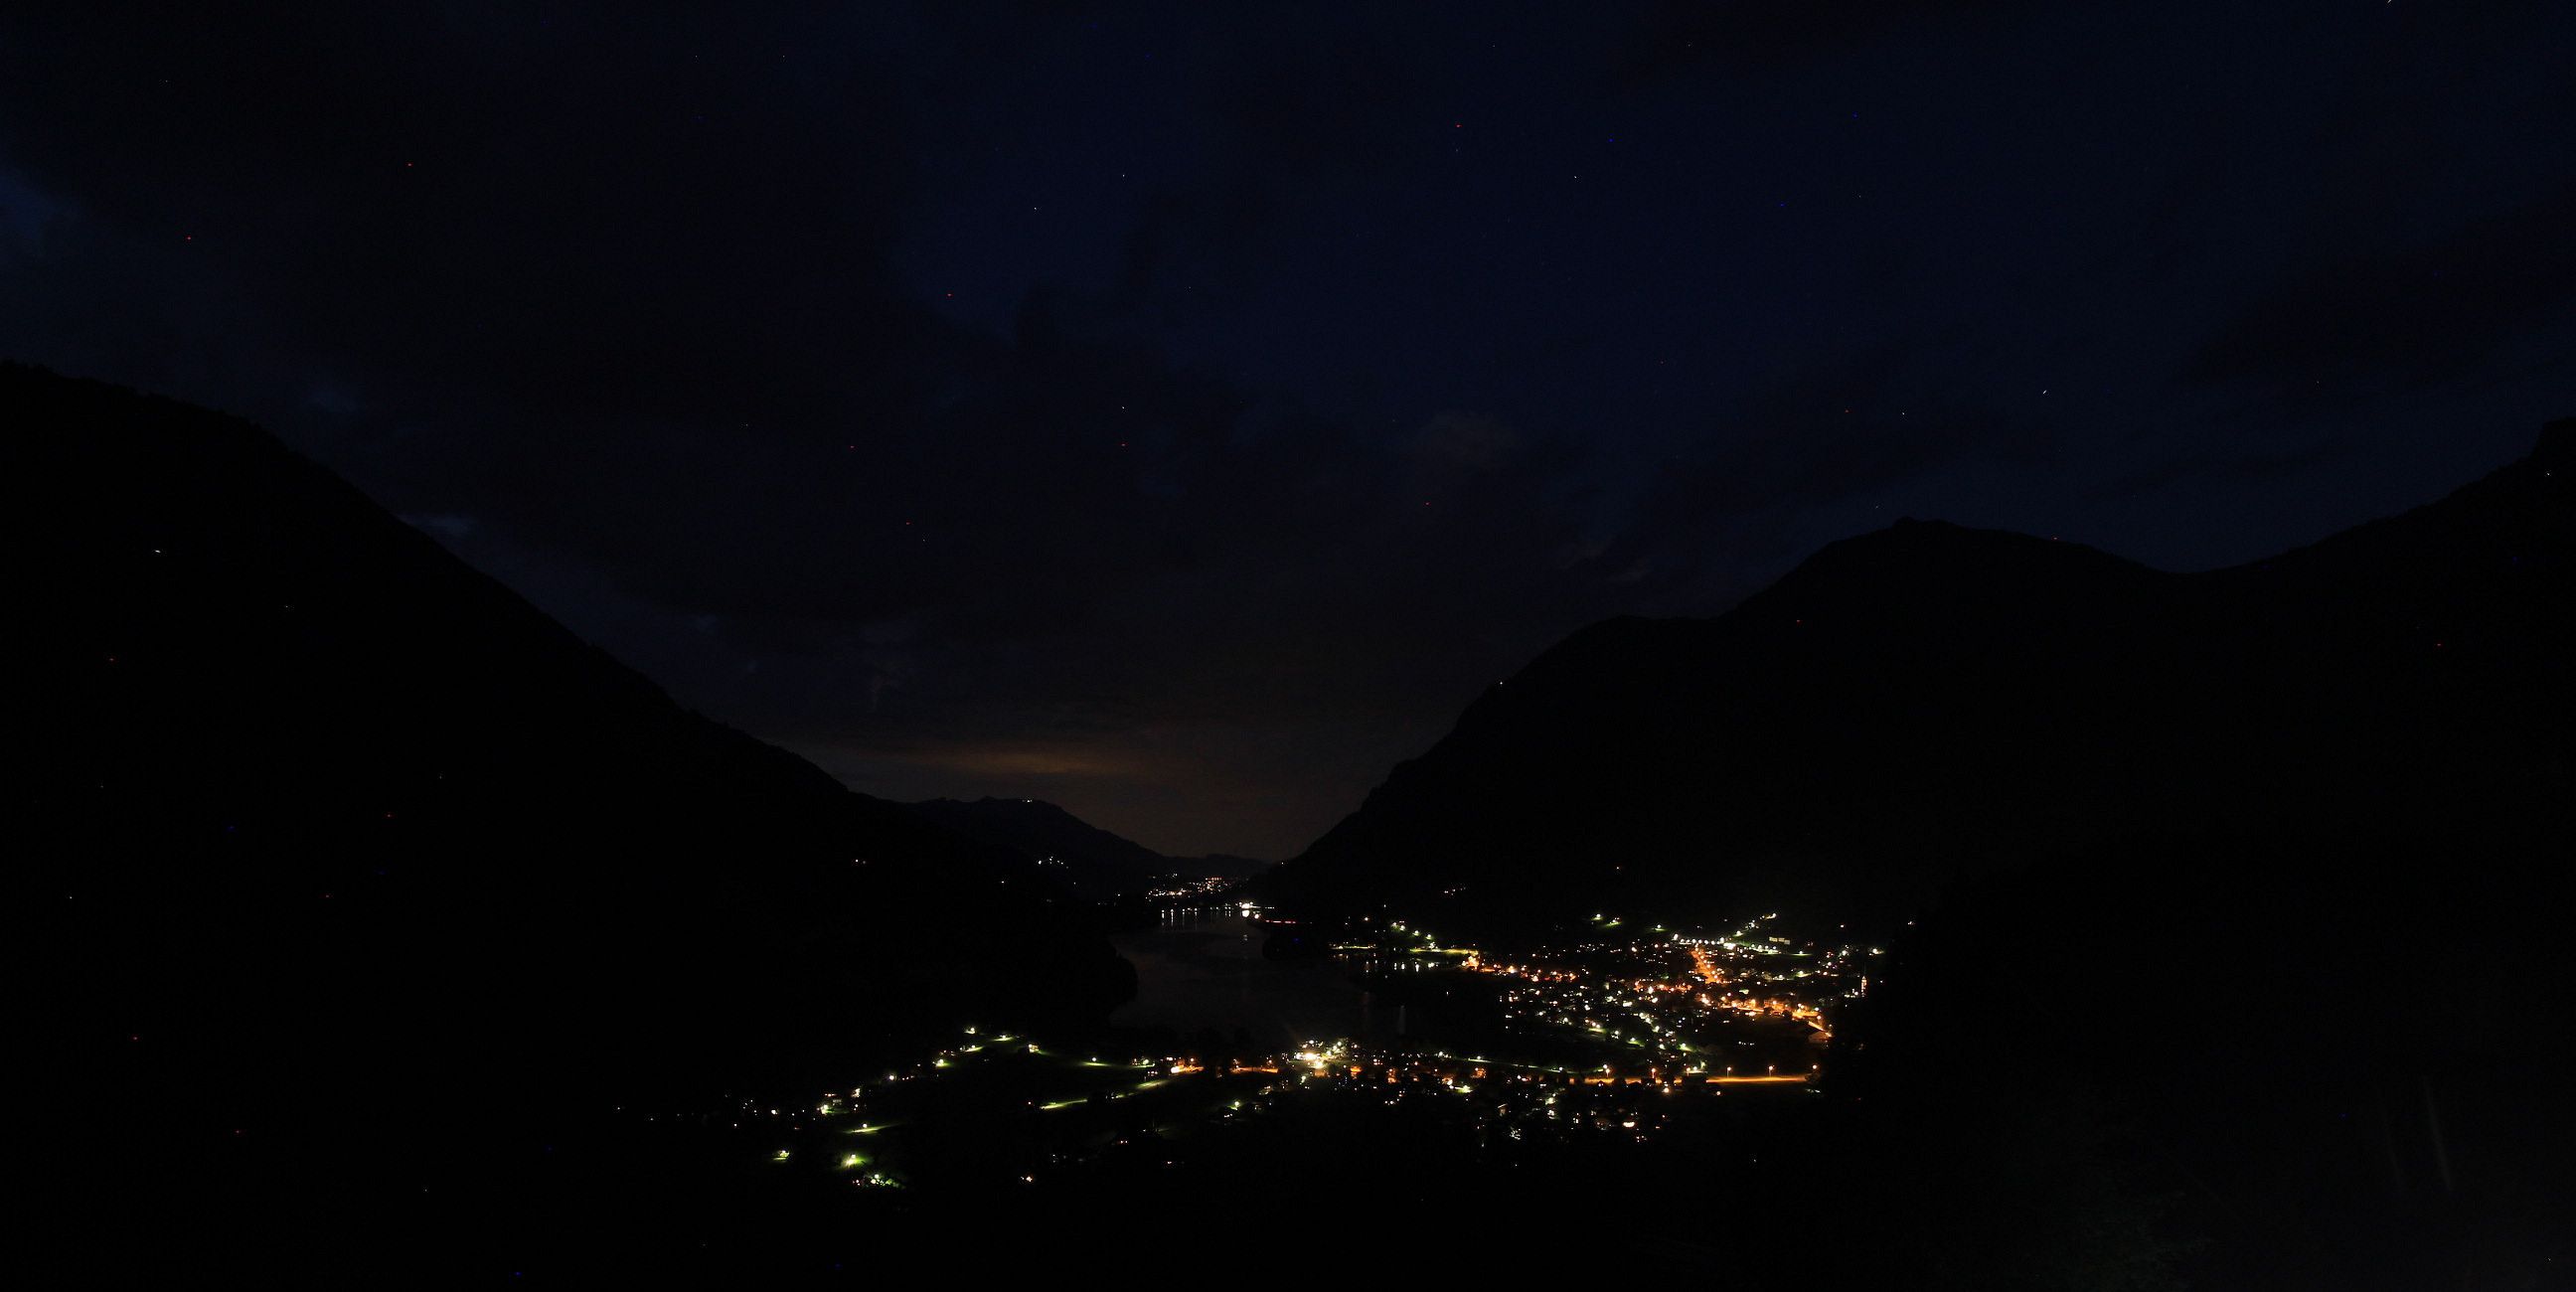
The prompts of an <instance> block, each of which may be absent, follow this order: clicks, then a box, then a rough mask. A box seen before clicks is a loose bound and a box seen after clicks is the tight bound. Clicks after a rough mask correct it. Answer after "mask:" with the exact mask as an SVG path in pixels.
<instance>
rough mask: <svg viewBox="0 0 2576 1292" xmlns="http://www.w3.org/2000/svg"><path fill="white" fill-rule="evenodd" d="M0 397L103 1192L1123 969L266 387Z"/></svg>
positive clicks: (337, 1190) (797, 1080) (228, 1169)
mask: <svg viewBox="0 0 2576 1292" xmlns="http://www.w3.org/2000/svg"><path fill="white" fill-rule="evenodd" d="M0 410H5V411H0V420H5V421H6V422H7V424H8V425H9V426H10V428H11V430H12V432H13V434H12V435H11V436H10V437H9V440H8V444H7V448H6V450H5V452H6V453H7V455H8V460H7V466H8V468H9V471H8V474H9V478H11V479H13V480H16V481H20V482H24V485H25V486H26V487H27V489H28V490H29V493H30V497H29V498H28V499H27V500H26V501H25V502H24V503H23V504H22V509H21V512H20V514H21V515H22V516H33V517H36V518H37V520H36V523H34V524H32V525H30V526H28V527H27V528H28V531H29V532H28V535H27V538H26V539H25V541H24V542H23V543H22V545H21V546H20V548H19V551H18V553H17V555H18V556H19V558H20V561H19V565H20V569H21V571H22V577H21V580H20V593H19V599H18V604H19V609H20V611H21V617H20V618H19V620H18V622H19V624H20V637H21V641H22V643H23V644H24V646H25V647H26V649H27V653H28V656H29V657H30V658H31V661H32V664H33V668H34V673H33V677H32V683H31V685H29V686H28V687H26V688H25V689H24V691H22V694H21V695H20V697H19V699H18V701H17V708H18V710H19V712H18V713H17V715H16V716H17V717H18V719H19V721H17V722H16V723H14V724H13V730H14V731H16V732H17V733H18V735H19V737H20V740H19V743H20V747H21V749H22V750H23V751H25V752H26V753H28V754H31V755H33V757H32V758H30V759H29V760H28V763H29V764H31V766H30V770H28V771H25V772H22V773H21V774H20V775H19V776H18V777H17V778H15V779H14V780H13V783H12V787H11V788H12V794H13V798H14V807H15V808H16V812H15V813H14V822H15V824H16V831H15V833H16V834H17V836H18V838H19V839H20V840H21V841H22V842H32V844H33V846H31V847H27V848H25V849H24V850H23V851H22V852H21V854H20V860H19V863H18V864H17V865H16V866H15V867H13V868H12V878H13V880H14V881H15V882H16V883H17V885H18V886H19V888H20V893H19V897H20V905H21V909H24V910H28V911H30V912H33V913H35V915H36V924H37V926H38V927H37V928H36V930H35V936H34V939H33V941H32V942H31V944H30V949H31V951H32V953H33V955H34V957H35V962H36V963H38V964H41V965H43V966H45V971H46V978H45V982H46V984H47V989H46V990H45V991H44V992H43V993H41V996H40V1002H39V1010H38V1012H39V1015H40V1019H39V1021H40V1024H41V1026H42V1028H43V1031H42V1033H41V1034H42V1035H43V1036H44V1037H45V1038H46V1041H47V1043H48V1057H49V1060H51V1062H49V1064H48V1066H47V1070H46V1075H47V1077H48V1078H50V1079H52V1080H54V1081H56V1082H58V1083H59V1089H57V1090H56V1091H55V1092H54V1094H55V1095H56V1097H57V1098H58V1100H59V1101H60V1103H59V1105H58V1106H60V1107H63V1108H66V1109H81V1110H86V1111H85V1113H84V1114H83V1115H78V1116H74V1115H65V1116H64V1117H62V1118H61V1119H60V1124H62V1125H64V1126H66V1127H69V1128H76V1131H77V1134H78V1135H79V1136H80V1137H81V1138H82V1139H83V1141H84V1142H85V1143H86V1144H87V1145H88V1146H89V1148H90V1150H95V1151H85V1152H84V1153H83V1154H81V1159H82V1160H83V1161H85V1162H89V1163H95V1164H96V1166H95V1168H94V1169H96V1170H98V1171H99V1172H100V1173H101V1179H100V1180H99V1181H98V1182H97V1184H96V1187H97V1188H98V1189H99V1190H100V1191H101V1194H102V1196H106V1197H115V1198H117V1199H119V1201H120V1205H123V1204H131V1203H133V1201H134V1200H133V1199H132V1198H131V1197H130V1196H128V1195H126V1194H125V1193H123V1192H121V1191H123V1190H127V1189H130V1188H149V1187H151V1186H150V1185H149V1184H148V1183H147V1182H149V1181H151V1180H155V1179H167V1180H168V1183H167V1185H166V1186H165V1187H166V1188H168V1189H170V1190H172V1191H173V1194H174V1196H173V1198H172V1199H169V1200H168V1201H170V1202H171V1204H172V1206H173V1207H175V1208H177V1209H178V1210H180V1211H183V1212H184V1211H189V1210H193V1209H201V1208H202V1205H203V1204H202V1203H186V1202H182V1201H179V1200H178V1198H177V1196H176V1195H177V1194H179V1193H185V1194H187V1195H189V1196H193V1197H200V1198H202V1197H204V1196H205V1195H206V1193H207V1191H209V1190H221V1189H225V1188H235V1189H239V1190H241V1191H243V1192H244V1194H245V1196H271V1197H274V1198H280V1199H282V1198H287V1197H294V1198H298V1199H301V1200H302V1201H301V1202H300V1203H298V1204H292V1205H290V1204H287V1203H284V1202H279V1203H277V1205H275V1206H274V1207H271V1208H267V1209H265V1210H266V1211H274V1212H275V1213H276V1214H277V1215H278V1216H279V1217H286V1216H290V1215H293V1214H295V1212H296V1206H298V1205H303V1204H306V1203H310V1204H312V1205H317V1206H322V1207H323V1208H324V1209H325V1210H328V1209H329V1208H330V1207H333V1206H346V1207H359V1206H362V1205H364V1204H362V1203H361V1202H359V1201H357V1200H358V1199H365V1198H370V1197H375V1196H377V1195H374V1194H371V1193H370V1192H369V1191H368V1190H367V1189H366V1188H363V1187H359V1183H358V1182H359V1181H360V1180H365V1179H372V1178H373V1177H372V1176H369V1175H368V1174H367V1172H368V1171H371V1170H373V1169H374V1168H373V1167H365V1168H360V1169H359V1172H358V1174H357V1175H354V1176H351V1177H347V1178H341V1179H338V1180H334V1179H332V1178H331V1177H330V1176H329V1175H327V1174H316V1173H315V1167H316V1165H317V1164H318V1163H325V1162H329V1163H341V1164H354V1163H365V1162H370V1161H372V1160H381V1161H382V1162H383V1163H385V1164H386V1165H385V1166H384V1167H383V1169H384V1170H386V1171H389V1172H393V1173H395V1174H396V1175H399V1176H402V1177H403V1178H404V1179H406V1180H408V1183H407V1184H404V1185H403V1186H402V1187H403V1189H404V1191H405V1192H406V1193H408V1194H418V1193H420V1192H421V1191H422V1189H423V1188H425V1187H426V1185H425V1184H424V1182H423V1181H422V1180H421V1179H416V1178H411V1176H412V1175H415V1174H416V1175H421V1176H428V1177H434V1178H435V1179H437V1180H439V1181H442V1182H444V1181H448V1180H451V1179H454V1178H457V1177H458V1176H459V1175H463V1176H470V1177H474V1178H481V1177H483V1176H486V1175H488V1174H489V1171H488V1166H489V1163H488V1162H486V1161H484V1159H483V1157H482V1156H480V1155H483V1154H486V1153H488V1152H494V1151H500V1150H498V1149H496V1148H495V1147H494V1146H495V1145H496V1144H506V1143H512V1142H515V1139H516V1137H518V1136H522V1135H528V1136H534V1135H535V1134H536V1133H537V1130H536V1122H535V1121H532V1119H542V1118H543V1117H544V1116H547V1115H549V1113H548V1111H547V1110H549V1109H551V1108H554V1107H556V1106H558V1104H559V1103H560V1102H561V1101H565V1100H571V1099H576V1098H578V1099H579V1100H580V1101H581V1102H580V1104H579V1106H581V1107H584V1108H587V1107H589V1106H590V1104H591V1103H593V1102H597V1103H599V1104H601V1105H603V1106H604V1105H606V1104H609V1103H619V1102H629V1101H632V1100H635V1099H638V1098H643V1097H646V1096H652V1097H656V1098H658V1097H661V1096H663V1095H670V1096H674V1097H679V1098H684V1099H685V1098H695V1097H703V1096H704V1095H705V1094H706V1093H708V1092H711V1091H713V1090H715V1089H718V1088H724V1087H731V1088H735V1089H775V1088H777V1087H778V1086H781V1085H785V1086H787V1087H788V1088H791V1089H799V1090H811V1089H815V1088H820V1086H821V1084H822V1083H824V1082H826V1081H830V1082H836V1083H837V1082H838V1081H839V1080H840V1079H841V1078H843V1077H844V1076H846V1075H847V1074H848V1073H849V1072H850V1071H852V1070H853V1069H854V1068H857V1067H858V1065H863V1064H867V1063H872V1062H874V1061H875V1060H876V1059H877V1058H878V1057H879V1056H881V1055H883V1054H884V1053H887V1052H889V1051H891V1050H894V1049H896V1048H897V1047H900V1046H902V1045H903V1044H904V1043H905V1042H906V1039H907V1038H908V1037H911V1036H914V1035H917V1034H920V1033H922V1032H924V1031H925V1030H927V1029H930V1028H934V1027H944V1026H947V1025H949V1024H950V1023H952V1022H953V1021H954V1020H955V1019H957V1018H959V1017H961V1016H964V1017H984V1018H992V1019H996V1020H1002V1019H1008V1018H1013V1017H1017V1018H1021V1019H1025V1020H1029V1021H1041V1020H1044V1019H1047V1018H1060V1017H1068V1016H1072V1017H1096V1016H1098V1015H1099V1014H1101V1013H1103V1012H1105V1010H1106V1008H1107V1007H1108V1006H1109V1005H1111V1004H1112V1003H1114V1001H1115V1000H1116V999H1117V998H1118V996H1119V993H1120V991H1121V990H1122V985H1121V980H1120V975H1121V973H1122V972H1123V971H1124V968H1125V967H1124V966H1123V965H1122V964H1120V963H1119V962H1118V961H1117V959H1116V958H1115V956H1114V954H1113V953H1111V952H1110V950H1109V948H1108V947H1107V945H1106V944H1105V942H1101V941H1099V940H1097V939H1094V938H1090V937H1087V936H1084V935H1079V934H1076V933H1073V932H1070V931H1068V930H1067V929H1066V928H1065V927H1064V926H1063V925H1062V924H1061V922H1059V921H1057V920H1056V919H1055V918H1054V917H1053V916H1052V915H1051V914H1050V913H1049V912H1048V911H1046V910H1044V909H1042V908H1040V907H1039V906H1037V905H1035V904H1034V903H1028V902H1021V901H1017V900H1015V899H1014V894H1013V891H1012V890H1011V889H1009V888H1007V887H1003V886H1001V884H1000V882H999V881H1000V880H1001V879H1002V878H1003V877H1004V876H1003V871H1002V867H1004V866H1005V865H1006V864H1007V863H1008V861H1009V859H1008V857H1007V856H1005V855H1001V854H997V853H995V852H994V851H993V850H991V849H988V848H984V847H981V846H979V845H974V844H971V843H968V842H966V841H962V840H959V839H956V838H955V837H953V836H951V835H948V834H946V833H945V832H943V831H940V830H938V829H936V828H935V827H932V826H930V825H928V824H927V823H925V822H923V821H922V820H921V819H920V818H919V817H917V816H916V815H914V814H913V813H911V812H909V811H908V810H905V809H902V808H900V807H898V806H896V805H893V804H887V803H882V802H878V801H875V800H871V799H867V798H864V797H861V796H858V795H854V794H851V793H849V792H848V791H846V790H845V789H843V788H842V787H841V786H839V785H838V784H837V783H835V782H834V781H832V780H831V778H829V777H828V776H826V775H824V774H823V773H822V772H820V771H818V770H816V769H815V768H813V767H812V766H810V765H808V764H806V763H804V762H802V761H801V760H799V759H797V758H795V757H793V756H792V755H789V754H787V753H785V752H783V751H781V750H778V749H776V748H773V747H770V746H768V745H764V744H762V743H760V742H758V741H755V740H753V739H751V738H749V737H747V736H744V735H743V734H741V733H739V732H736V731H732V730H729V729H727V728H724V727H722V726H720V725H718V724H716V723H713V722H710V721H708V720H706V719H704V718H702V717H699V716H697V715H695V714H692V713H689V712H686V711H684V710H682V709H680V708H679V707H678V706H676V705H674V704H673V703H671V701H670V700H669V699H668V698H667V697H666V696H664V695H663V694H662V693H661V692H660V691H659V690H658V689H657V688H655V687H654V686H653V685H652V684H651V683H650V682H648V681H646V680H645V679H644V678H642V677H641V676H639V675H637V674H635V673H634V672H632V671H631V670H628V669H626V668H624V667H622V666H620V665H618V664H617V663H616V662H615V661H613V660H611V659H609V658H608V657H607V656H605V655H604V654H602V653H601V652H599V651H597V650H596V649H594V648H592V647H590V646H588V645H586V644H584V643H583V642H581V641H580V640H579V639H577V638H576V637H574V636H573V635H572V634H571V633H569V632H567V631H566V630H565V629H564V628H562V627H561V626H560V625H558V624H555V623H553V622H552V621H550V620H548V619H547V618H545V616H544V615H542V614H541V613H539V612H538V611H537V610H535V609H534V608H533V607H531V606H529V605H528V604H527V603H525V602H524V601H522V600H521V599H519V598H518V597H517V596H515V595H514V594H512V593H510V592H509V591H508V590H507V589H505V588H503V587H501V586H500V585H499V584H497V583H495V582H493V581H492V580H490V579H488V578H486V577H484V576H482V575H480V574H478V573H476V572H475V571H473V570H471V569H469V568H467V567H466V566H465V565H464V564H462V563H461V562H459V561H457V560H456V559H455V558H454V557H452V556H450V555H449V554H448V553H447V552H446V551H444V550H443V549H441V548H440V547H438V546H437V545H436V544H435V543H434V542H432V541H431V540H429V539H428V538H426V537H424V536H423V535H421V534H420V533H418V532H416V531H414V530H412V529H411V528H409V527H408V526H405V525H403V524H401V523H400V522H399V521H397V520H395V519H394V518H393V517H391V516H389V515H386V514H385V513H384V512H383V511H382V510H380V509H379V508H377V507H376V506H374V505H373V504H372V503H370V502H369V501H368V500H367V499H366V498H364V497H363V496H362V495H360V494H359V493H358V492H357V491H356V490H354V489H352V488H350V487H349V486H348V485H346V484H344V483H342V482H341V481H339V480H337V479H336V478H334V477H332V476H331V475H330V474H329V473H328V472H326V471H324V470H322V469H321V468H319V467H317V466H315V465H314V464H312V463H310V462H308V461H306V460H304V459H302V458H300V457H298V456H296V455H295V454H293V453H291V452H289V451H288V450H286V449H285V448H284V447H283V446H281V445H279V444H278V443H277V442H276V441H274V440H273V439H271V438H270V437H268V436H267V435H265V434H264V433H262V432H260V431H259V430H258V429H256V428H255V427H252V426H250V425H248V424H246V423H243V422H240V421H237V420H234V419H231V418H226V417H222V416H219V415H216V414H211V413H208V412H205V411H203V410H198V409H194V408H190V407H187V406H185V405H181V404H177V403H173V402H170V401H166V400H159V399H151V398H146V397H142V396H138V395H135V394H133V393H130V392H126V391H122V390H118V389H115V388H111V387H107V386H103V385H99V384H96V383H90V382H81V381H74V380H69V379H65V378H61V377H58V376H55V375H53V374H51V373H47V372H44V371H42V370H38V369H30V368H25V367H20V366H14V365H8V366H0ZM968 903H971V904H973V906H974V909H975V910H976V912H977V916H976V919H975V921H974V924H973V928H972V930H971V931H960V930H953V929H948V928H943V927H940V926H938V925H935V924H934V923H933V922H932V921H930V920H928V919H927V918H925V916H924V912H926V911H930V910H942V909H956V908H958V907H960V906H962V905H964V904H968ZM1005 949H1007V955H1005V954H1002V952H1003V951H1004V950H1005ZM1033 970H1034V972H1033ZM861 1070H863V1069H861ZM182 1091H184V1092H185V1095H184V1097H183V1098H174V1093H175V1092H182ZM388 1108H394V1109H401V1110H403V1111H402V1113H401V1114H400V1115H399V1116H388V1115H387V1114H386V1113H385V1112H384V1111H383V1110H385V1109H388ZM146 1109H148V1110H153V1111H152V1112H151V1113H150V1114H149V1115H148V1116H147V1117H138V1114H137V1110H146ZM129 1131H130V1132H131V1133H133V1134H135V1135H138V1136H140V1137H142V1139H141V1141H139V1142H138V1144H137V1145H136V1152H137V1153H138V1156H137V1157H134V1158H127V1157H124V1156H122V1155H121V1154H120V1153H119V1152H118V1151H116V1149H115V1147H114V1146H116V1145H119V1144H121V1143H123V1142H124V1141H123V1140H122V1139H121V1138H120V1136H121V1135H123V1134H125V1133H128V1132H129ZM145 1144H148V1150H147V1149H146V1148H145V1147H144V1145H145ZM370 1154H381V1158H380V1159H371V1158H370V1156H369V1155H370ZM156 1159H168V1160H174V1161H184V1162H187V1163H189V1164H190V1166H191V1169H190V1170H189V1171H188V1172H186V1173H176V1172H160V1171H155V1170H151V1169H147V1168H144V1167H142V1166H139V1165H138V1163H140V1162H146V1161H151V1160H156ZM377 1183H385V1182H384V1181H377ZM319 1186H328V1187H329V1188H330V1189H331V1190H332V1192H331V1194H330V1196H329V1198H328V1199H325V1200H316V1199H313V1198H310V1197H307V1196H306V1195H305V1194H304V1192H303V1191H304V1190H308V1189H311V1188H315V1187H319ZM389 1187H390V1186H389ZM263 1190H266V1191H268V1192H267V1193H265V1194H263V1193H262V1191H263ZM145 1205H146V1206H147V1207H148V1205H149V1204H145ZM174 1232H175V1231H174ZM170 1241H171V1242H173V1243H174V1244H175V1243H179V1242H181V1241H183V1240H182V1239H180V1238H178V1237H172V1238H171V1239H170ZM227 1241H237V1242H242V1243H253V1242H254V1241H255V1240H254V1239H252V1238H251V1237H248V1236H236V1237H233V1238H231V1239H228V1240H227Z"/></svg>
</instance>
